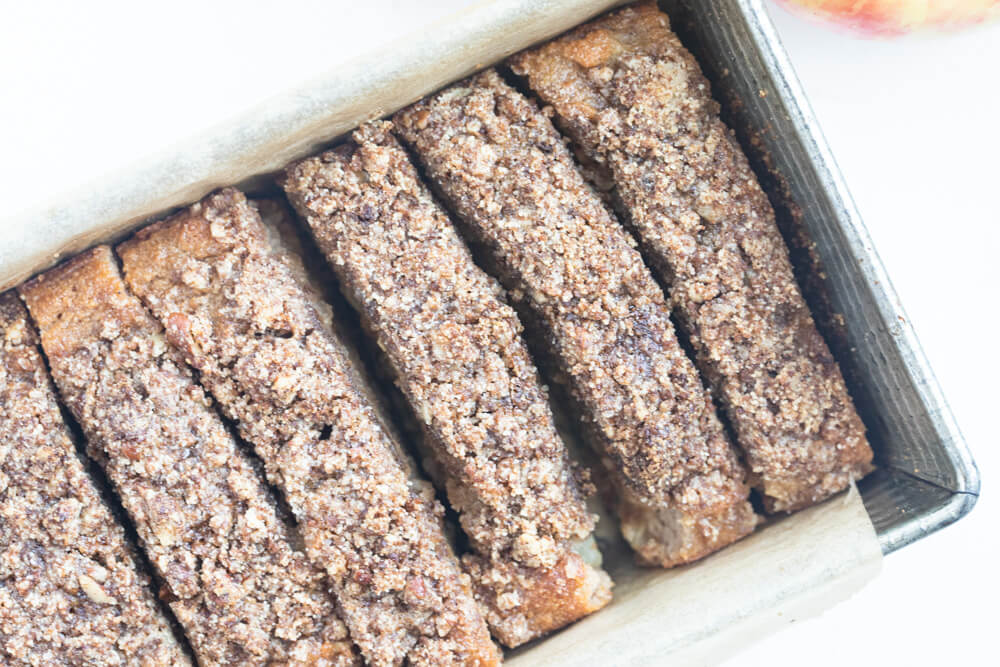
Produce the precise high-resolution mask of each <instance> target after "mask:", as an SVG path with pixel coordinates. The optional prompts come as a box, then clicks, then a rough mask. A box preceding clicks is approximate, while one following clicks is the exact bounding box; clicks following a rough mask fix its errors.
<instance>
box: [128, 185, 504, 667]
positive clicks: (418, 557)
mask: <svg viewBox="0 0 1000 667" xmlns="http://www.w3.org/2000/svg"><path fill="white" fill-rule="evenodd" d="M277 240H278V236H277V235H276V234H271V233H269V232H268V230H267V228H266V226H265V225H264V223H263V221H262V220H261V218H260V216H259V214H258V212H257V210H256V209H255V207H254V206H253V205H252V204H251V203H249V202H248V201H247V200H246V199H245V197H244V196H243V194H242V193H240V192H239V191H237V190H234V189H231V188H229V189H225V190H223V191H221V192H219V193H217V194H214V195H212V196H210V197H208V198H206V199H205V200H203V201H202V202H200V203H198V204H195V205H194V206H192V207H190V208H188V209H186V210H184V211H182V212H181V213H179V214H177V215H176V216H174V217H172V218H169V219H167V220H164V221H162V222H159V223H156V224H154V225H151V226H149V227H147V228H145V229H143V230H141V231H139V232H138V233H137V234H136V235H135V237H134V238H132V239H131V240H129V241H126V242H125V243H123V244H122V245H121V246H119V248H118V252H119V255H120V256H121V259H122V262H123V265H124V269H125V276H126V280H127V281H128V284H129V286H130V287H131V288H132V289H133V291H134V292H135V293H136V294H138V295H139V296H140V297H141V298H142V299H143V301H144V302H145V303H146V304H147V305H148V306H149V308H150V310H152V312H153V313H154V315H155V316H156V317H157V318H159V320H160V321H161V322H163V324H164V326H165V328H166V335H167V338H168V339H169V341H170V342H171V343H172V344H174V345H176V346H177V347H178V348H179V349H180V350H182V352H183V354H184V355H185V357H186V358H187V360H188V361H189V362H190V363H191V364H192V365H193V366H194V367H195V368H196V369H197V370H198V372H199V374H200V376H199V377H200V379H201V382H202V383H203V384H204V386H205V387H206V388H207V389H208V390H209V391H210V392H211V393H212V394H213V395H214V396H215V398H216V400H217V401H218V403H219V405H220V406H221V408H222V410H223V411H224V412H225V413H226V415H227V416H228V417H230V418H231V419H233V420H234V421H235V422H236V425H237V428H238V429H239V432H240V434H241V435H242V436H243V437H244V438H245V439H246V440H247V441H248V442H250V443H252V444H253V445H254V447H255V449H256V451H257V453H258V454H259V456H260V457H261V459H262V460H263V461H264V464H265V467H266V470H267V474H268V477H269V479H270V480H271V482H272V483H273V484H274V485H275V486H277V487H279V488H281V489H282V490H283V491H284V493H285V495H286V497H287V499H288V502H289V505H290V506H291V508H292V511H293V513H294V514H295V516H296V518H297V519H298V521H299V526H300V528H301V531H302V533H303V537H304V539H305V545H306V551H307V553H308V554H309V555H310V557H311V558H312V560H313V562H315V563H317V564H319V565H323V566H324V567H325V568H326V570H327V572H328V574H329V576H330V580H331V583H332V586H333V591H334V593H335V595H336V597H337V600H338V603H339V605H340V608H341V610H342V612H343V615H344V619H345V621H346V623H347V625H348V627H349V629H350V631H351V636H352V638H353V639H354V641H355V642H356V643H357V644H358V646H359V647H360V649H361V652H362V654H363V655H364V657H365V659H366V660H367V661H368V662H369V663H370V664H373V665H396V664H400V663H403V662H406V663H407V664H414V665H444V664H469V665H477V664H478V665H492V664H497V663H498V662H499V659H500V656H499V651H498V650H497V648H496V646H495V645H494V644H493V643H492V641H491V640H490V637H489V632H488V630H487V628H486V624H485V621H484V619H483V617H482V615H481V613H480V611H479V609H478V607H477V605H476V603H475V600H474V599H473V595H472V591H471V587H470V583H469V579H468V576H467V575H465V574H464V573H462V571H461V569H460V567H459V563H458V561H457V559H456V558H455V555H454V554H453V553H452V551H451V548H450V546H449V544H448V543H447V541H446V539H445V535H444V532H443V529H442V524H441V514H442V509H441V507H440V505H439V504H437V503H436V501H434V499H433V497H432V493H433V492H432V490H431V489H430V488H429V487H428V486H427V485H426V484H422V483H420V482H419V480H415V479H413V472H412V470H411V468H410V464H409V461H408V459H407V458H406V457H405V455H404V454H403V453H402V451H401V449H400V446H399V444H398V442H397V441H396V440H395V439H394V438H393V436H392V435H391V432H390V431H389V430H388V429H387V427H386V425H385V424H384V423H383V420H382V418H381V417H380V415H379V413H378V412H377V409H376V407H375V406H374V405H373V403H372V399H371V395H370V393H369V391H368V389H367V388H366V387H364V386H362V383H361V381H360V376H359V375H358V373H357V372H356V371H355V370H353V369H352V363H351V361H350V359H349V356H348V352H347V350H346V349H345V347H344V345H343V344H342V342H341V341H340V340H338V339H337V338H336V337H335V335H334V334H333V332H332V331H330V330H329V328H328V327H327V326H325V325H324V324H323V322H322V321H321V320H320V317H319V315H318V313H317V311H316V308H315V307H314V305H313V301H312V296H311V295H310V294H309V293H307V292H306V290H305V288H304V286H303V285H302V284H301V282H300V281H299V280H297V279H296V276H295V272H294V271H293V270H292V269H291V268H290V266H289V264H288V261H287V258H285V256H284V253H285V251H284V249H283V248H282V247H281V246H279V245H276V242H277Z"/></svg>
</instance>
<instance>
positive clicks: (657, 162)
mask: <svg viewBox="0 0 1000 667" xmlns="http://www.w3.org/2000/svg"><path fill="white" fill-rule="evenodd" d="M511 64H512V66H513V68H514V71H515V72H516V73H518V74H520V75H523V76H525V77H527V81H528V84H529V86H530V87H531V88H532V89H533V90H534V91H535V92H536V93H537V94H538V95H539V96H540V97H541V98H542V100H543V101H544V102H545V103H546V104H550V105H552V108H553V109H554V112H555V115H556V118H557V121H558V122H559V123H560V125H561V127H563V128H564V129H565V130H566V132H567V133H568V134H569V136H570V137H571V138H572V140H573V141H574V142H575V144H576V146H577V148H578V150H579V152H580V153H581V154H582V155H583V156H584V159H585V160H586V161H587V162H588V163H590V164H591V165H592V166H593V170H594V172H595V173H600V174H602V176H601V177H600V180H601V181H602V182H608V183H612V184H613V186H614V190H613V195H614V197H613V198H614V199H615V201H617V202H618V204H619V207H620V209H621V211H622V212H623V213H624V216H625V218H626V219H627V220H629V221H630V224H631V225H632V227H633V228H634V230H635V232H636V233H637V235H638V236H639V239H640V241H641V242H642V244H643V247H644V249H645V250H646V251H647V252H648V256H649V257H650V259H651V261H652V264H653V265H654V266H655V267H656V268H657V269H658V270H659V271H660V273H661V275H662V276H663V278H664V279H665V280H666V281H667V282H668V283H669V285H670V294H671V298H672V301H673V306H674V310H675V312H676V313H677V315H678V316H679V319H680V322H681V325H682V326H683V327H684V329H685V330H686V332H687V334H688V336H689V337H690V339H691V343H692V345H693V346H694V349H695V351H696V353H697V362H698V364H699V367H700V369H701V371H702V373H703V374H704V375H705V376H706V378H707V379H708V380H709V382H710V384H711V386H712V388H713V391H714V393H715V395H716V397H717V398H718V400H719V401H720V403H721V404H722V406H723V408H724V410H725V412H726V414H727V416H728V417H729V421H730V422H731V423H732V425H733V429H734V430H735V432H736V437H737V440H738V443H739V445H740V446H741V447H742V448H743V451H744V452H745V454H746V458H747V461H748V463H749V467H750V471H751V476H752V480H753V484H754V485H755V486H756V487H757V488H758V489H760V491H761V492H762V493H763V494H764V499H765V503H766V505H767V507H768V508H769V509H771V510H787V511H791V510H794V509H798V508H801V507H805V506H806V505H810V504H812V503H815V502H818V501H820V500H822V499H823V498H826V497H827V496H829V495H830V494H832V493H835V492H837V491H839V490H841V489H843V488H844V487H846V486H847V485H848V484H849V483H850V481H851V480H852V479H857V478H860V477H862V476H863V475H865V474H866V473H868V472H869V471H870V470H871V469H872V466H871V460H872V451H871V448H870V447H869V446H868V442H867V440H866V438H865V429H864V425H863V424H862V423H861V420H860V419H859V417H858V415H857V413H856V412H855V410H854V405H853V403H852V402H851V398H850V396H849V395H848V393H847V389H846V387H845V386H844V380H843V377H842V376H841V373H840V369H839V368H838V367H837V364H836V362H835V361H834V359H833V357H832V355H831V354H830V350H829V349H828V348H827V346H826V343H825V342H824V341H823V339H822V337H821V336H820V335H819V333H818V331H817V330H816V326H815V324H814V322H813V319H812V315H811V314H810V312H809V309H808V307H807V306H806V303H805V301H804V300H803V298H802V294H801V292H800V290H799V287H798V285H797V284H796V282H795V278H794V275H793V274H792V268H791V264H790V262H789V259H788V250H787V248H786V247H785V244H784V241H783V240H782V237H781V234H780V232H779V231H778V228H777V226H776V225H775V221H774V212H773V211H772V209H771V206H770V204H769V203H768V200H767V197H766V196H765V195H764V192H763V191H762V190H761V188H760V185H759V184H758V183H757V179H756V178H755V177H754V174H753V172H752V171H751V169H750V166H749V164H748V163H747V160H746V157H745V156H744V155H743V152H742V151H741V150H740V147H739V145H738V144H737V143H736V141H735V139H734V138H733V137H732V134H731V133H730V132H729V130H728V128H726V126H725V125H724V124H723V123H722V121H721V120H720V119H719V107H718V105H717V104H716V103H715V102H714V101H713V100H712V98H711V97H710V87H709V83H708V81H707V80H706V79H705V77H704V76H702V74H701V71H700V70H699V68H698V64H697V62H695V59H694V57H693V56H692V55H691V54H690V53H688V51H687V50H686V49H684V47H683V46H682V45H681V44H680V42H679V41H678V39H677V37H676V36H675V35H674V34H673V33H672V32H671V31H670V25H669V22H668V20H667V17H666V16H665V15H664V14H662V13H661V12H660V11H659V10H658V9H657V8H656V5H655V4H654V3H652V2H648V3H642V4H639V5H635V6H632V7H628V8H625V9H622V10H620V11H617V12H614V13H612V14H609V15H607V16H604V17H602V18H599V19H597V20H595V21H592V22H591V23H588V24H586V25H583V26H581V27H579V28H577V29H575V30H573V31H571V32H570V33H568V34H566V35H564V36H563V37H560V38H559V39H557V40H555V41H553V42H551V43H549V44H546V45H543V46H541V47H538V48H537V49H533V50H529V51H526V52H524V53H521V54H518V55H517V56H515V57H514V58H513V59H512V60H511Z"/></svg>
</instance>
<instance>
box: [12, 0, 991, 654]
mask: <svg viewBox="0 0 1000 667" xmlns="http://www.w3.org/2000/svg"><path fill="white" fill-rule="evenodd" d="M942 1H948V0H942ZM142 4H145V3H121V4H116V3H97V4H93V3H90V4H89V5H88V4H86V3H78V4H69V3H66V4H62V3H54V2H34V3H17V4H16V5H13V3H11V5H13V6H6V7H5V8H4V11H3V18H2V19H0V156H2V157H3V160H2V163H0V184H2V185H0V194H2V195H3V196H2V198H0V202H2V205H3V206H5V207H7V209H8V211H7V212H10V211H11V210H12V209H19V208H34V206H35V205H37V204H39V203H41V202H44V201H45V199H46V198H47V197H49V196H51V195H52V194H53V193H54V192H58V191H62V190H67V189H71V188H73V187H75V186H79V185H82V184H85V183H88V182H95V181H99V179H100V176H101V174H103V173H106V172H107V171H109V170H112V169H119V168H121V167H123V166H126V165H127V164H128V163H129V162H130V161H132V160H133V159H135V158H136V157H138V156H139V155H147V154H150V153H154V152H157V151H158V150H161V149H164V148H166V147H169V146H170V145H171V144H173V143H174V142H176V141H177V140H180V139H182V138H184V137H187V136H189V135H191V134H193V133H194V132H195V131H197V130H201V129H204V128H206V127H210V126H211V125H213V124H215V123H218V122H223V121H224V120H225V119H226V118H228V117H229V116H231V115H235V114H236V113H238V112H239V111H241V110H243V109H245V108H247V107H248V106H250V105H252V104H254V103H256V102H259V101H261V100H263V99H265V98H266V97H268V96H269V95H270V93H271V92H273V91H281V90H283V89H287V88H290V87H292V86H293V85H294V84H296V83H298V82H301V81H304V80H306V79H308V78H310V77H312V76H314V75H316V74H317V73H319V72H322V71H323V70H325V69H328V68H329V67H330V66H331V65H332V64H335V63H336V62H338V61H340V60H343V58H344V56H343V54H345V53H348V54H349V53H350V52H351V51H352V50H353V49H355V48H362V47H363V46H364V43H365V41H366V40H374V41H377V42H380V43H385V42H387V41H388V40H391V39H393V38H394V37H396V36H399V35H401V34H403V33H405V32H408V31H409V30H411V29H413V28H414V27H416V26H417V25H419V24H422V23H426V22H427V21H428V19H429V18H433V17H435V16H442V15H445V14H447V13H448V12H449V11H452V10H454V9H456V8H458V7H461V6H463V5H466V4H469V0H447V1H441V2H419V3H410V2H387V1H385V0H379V1H378V2H367V3H364V2H346V1H344V0H341V1H339V2H338V1H334V0H327V1H325V2H293V3H282V4H281V5H280V6H279V5H267V4H258V5H252V4H251V3H248V2H245V1H244V2H239V3H236V2H232V3H211V4H210V3H208V2H200V3H194V2H161V3H157V4H156V5H146V6H144V7H140V5H142ZM772 14H773V16H774V19H775V22H776V23H777V25H778V29H779V32H780V34H781V37H782V39H783V40H784V43H785V46H786V47H787V49H788V51H789V52H790V54H791V59H792V62H793V63H794V65H795V67H796V69H797V70H798V73H799V75H800V77H801V79H802V81H803V83H804V85H805V87H806V90H807V92H808V94H809V96H810V98H811V100H812V104H813V107H814V109H815V111H816V113H817V115H818V116H819V120H820V124H821V126H822V127H823V128H824V131H825V133H826V136H827V138H828V140H829V142H830V144H831V145H832V147H833V151H834V154H835V155H836V156H837V159H838V161H839V163H840V166H841V168H842V169H843V171H844V173H845V175H846V178H847V181H848V184H849V185H850V187H851V189H852V191H853V193H854V196H855V199H856V200H857V203H858V205H859V207H860V209H861V212H862V214H863V215H864V217H865V219H866V221H867V224H868V227H869V229H870V230H871V233H872V235H873V237H874V240H875V245H876V247H877V248H878V250H879V251H880V253H881V255H882V259H883V260H884V262H885V264H886V265H887V267H888V270H889V274H890V275H891V276H892V279H893V282H894V284H895V287H896V289H897V290H898V291H899V292H900V294H901V297H902V301H903V303H904V304H905V305H906V307H907V309H908V311H909V316H910V319H911V321H912V322H913V324H914V326H915V327H916V329H917V331H918V333H919V335H920V337H921V339H922V341H923V344H924V347H925V349H926V351H927V353H928V355H929V357H930V359H931V362H932V364H933V366H934V368H935V370H936V371H937V374H938V377H939V379H940V381H941V384H942V385H943V387H944V390H945V393H946V395H947V396H948V397H949V399H950V401H951V404H952V407H953V409H954V411H955V413H956V415H957V417H958V420H959V423H960V425H961V426H962V428H963V430H964V432H965V435H966V436H967V438H968V440H969V442H970V443H971V444H972V448H973V452H974V454H975V456H976V458H977V460H978V462H979V465H980V468H981V470H982V472H983V475H984V477H985V488H986V493H985V496H984V497H983V498H982V499H981V500H980V503H979V506H978V507H977V508H976V509H975V511H974V512H973V513H972V515H971V516H970V517H968V518H967V519H965V520H963V521H962V522H960V523H959V524H957V525H955V526H953V527H951V528H948V529H946V530H944V531H942V532H940V533H938V534H936V535H933V536H931V537H929V538H927V539H925V540H923V541H921V542H919V543H917V544H915V545H913V546H910V547H907V548H905V549H904V550H902V551H900V552H898V553H896V554H893V555H892V556H890V557H888V558H887V560H886V562H885V565H884V569H883V572H882V574H881V575H880V577H879V578H878V579H877V580H876V581H875V582H873V583H872V584H870V585H869V586H868V587H867V588H866V589H865V590H863V591H862V592H861V593H859V594H858V595H856V596H855V597H854V598H853V599H851V600H849V601H847V602H845V603H843V604H841V605H839V606H838V607H836V608H834V609H832V610H830V611H828V612H827V613H825V614H824V615H823V616H821V617H820V618H818V619H815V620H809V621H804V622H800V623H799V624H797V625H796V626H793V627H791V628H789V629H787V630H784V631H782V632H780V633H779V634H777V635H775V636H772V637H769V638H767V639H765V640H763V641H762V642H760V643H758V644H757V645H755V646H754V647H752V648H750V649H749V650H748V651H746V652H745V653H743V654H741V655H740V656H739V657H737V658H735V659H733V660H732V661H731V664H732V665H768V666H769V667H774V666H775V665H779V666H780V665H800V664H809V665H812V666H824V665H830V666H831V667H834V666H835V667H842V665H844V664H845V662H847V663H848V664H862V665H868V664H872V665H874V664H911V665H930V664H967V663H971V664H996V663H995V662H993V661H995V660H996V648H995V647H996V638H995V636H994V635H993V633H994V632H995V631H996V619H997V618H998V616H997V613H996V611H995V603H996V600H997V599H998V596H1000V587H998V575H997V566H998V561H997V546H998V538H997V532H998V529H1000V511H998V506H997V502H996V499H995V496H994V495H993V494H992V492H991V490H992V483H993V480H992V478H993V476H994V475H995V474H996V472H997V471H1000V457H998V453H997V449H998V442H997V436H996V432H995V430H994V426H995V424H997V423H998V420H1000V410H998V406H997V403H996V402H997V399H998V398H1000V392H998V390H997V387H998V385H1000V363H998V360H997V357H998V349H1000V348H998V345H997V341H998V330H997V325H998V324H1000V318H998V316H997V310H998V305H997V288H998V287H1000V280H998V279H997V265H998V264H1000V229H998V227H1000V212H998V207H1000V197H998V193H1000V182H998V181H1000V168H998V160H1000V127H998V119H1000V75H998V70H1000V25H996V26H988V27H981V28H977V29H973V30H971V31H967V32H963V33H960V34H956V35H931V36H927V35H923V36H914V37H906V38H902V39H894V40H889V41H872V40H866V39H858V38H855V37H852V36H850V35H847V34H845V33H843V32H842V31H840V30H836V29H831V28H829V27H827V26H825V25H820V24H814V23H811V22H808V21H803V20H801V19H799V18H797V17H794V16H792V15H790V14H788V13H787V12H786V11H784V10H782V9H779V8H776V7H773V6H772Z"/></svg>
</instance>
